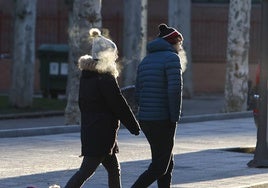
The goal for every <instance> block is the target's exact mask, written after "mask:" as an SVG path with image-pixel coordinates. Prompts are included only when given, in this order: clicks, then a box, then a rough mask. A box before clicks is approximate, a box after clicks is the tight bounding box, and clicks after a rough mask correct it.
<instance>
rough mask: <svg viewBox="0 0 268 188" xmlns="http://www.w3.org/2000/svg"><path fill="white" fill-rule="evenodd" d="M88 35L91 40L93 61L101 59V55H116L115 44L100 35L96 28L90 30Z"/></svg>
mask: <svg viewBox="0 0 268 188" xmlns="http://www.w3.org/2000/svg"><path fill="white" fill-rule="evenodd" d="M89 35H90V37H91V38H93V43H92V57H93V59H95V60H99V59H101V58H102V57H101V54H103V53H106V52H109V53H117V47H116V44H115V43H114V42H113V41H111V40H110V39H108V38H106V37H104V36H102V35H101V31H100V30H99V29H97V28H92V29H90V30H89Z"/></svg>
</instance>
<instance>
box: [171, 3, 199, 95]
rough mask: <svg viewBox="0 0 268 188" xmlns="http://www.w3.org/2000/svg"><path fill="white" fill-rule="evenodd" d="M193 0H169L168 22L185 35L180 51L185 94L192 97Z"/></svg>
mask: <svg viewBox="0 0 268 188" xmlns="http://www.w3.org/2000/svg"><path fill="white" fill-rule="evenodd" d="M191 6H192V4H191V0H169V6H168V24H169V25H170V26H172V27H174V28H176V29H178V30H179V31H180V32H181V33H182V35H183V37H184V42H183V48H184V49H182V51H181V52H180V53H179V56H180V59H181V64H182V70H183V96H184V97H186V98H192V97H193V95H194V91H193V78H192V55H191V54H192V53H191Z"/></svg>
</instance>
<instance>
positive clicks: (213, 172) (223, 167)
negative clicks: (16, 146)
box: [0, 149, 267, 188]
mask: <svg viewBox="0 0 268 188" xmlns="http://www.w3.org/2000/svg"><path fill="white" fill-rule="evenodd" d="M174 159H175V166H174V172H173V181H172V184H173V185H175V186H180V185H181V184H192V183H195V185H193V187H195V186H196V183H198V182H203V181H212V180H221V179H226V178H238V177H243V176H251V175H252V176H253V175H254V176H256V175H258V174H264V173H267V169H256V168H248V167H247V165H246V164H247V162H248V161H249V160H250V159H252V154H248V153H238V152H229V151H224V150H222V149H212V150H202V151H199V152H191V153H185V154H177V155H175V156H174ZM149 163H150V160H140V161H131V162H121V169H122V185H123V187H130V186H131V185H132V183H133V182H134V181H135V180H136V179H137V177H138V176H139V175H140V174H141V173H142V172H143V171H144V170H146V169H147V167H148V165H149ZM66 168H68V165H66ZM77 168H78V167H77ZM75 171H76V169H69V170H63V171H54V172H46V173H42V174H33V175H26V176H20V177H11V178H5V179H0V187H9V188H15V187H16V188H18V187H19V188H26V187H27V186H34V187H36V188H47V187H48V186H49V185H52V184H59V185H60V186H62V187H63V186H64V185H65V183H66V182H67V181H68V179H69V178H70V177H71V176H72V175H73V174H74V173H75ZM237 181H239V180H237ZM96 186H97V187H100V188H101V187H108V186H107V173H106V171H105V169H104V168H103V167H102V166H100V167H99V168H98V169H97V171H96V173H95V174H94V176H93V177H92V178H91V179H90V180H89V181H88V182H87V183H86V184H85V186H84V187H96ZM211 186H212V187H213V184H211ZM151 187H156V184H154V185H153V186H151ZM187 187H191V186H189V185H188V186H187Z"/></svg>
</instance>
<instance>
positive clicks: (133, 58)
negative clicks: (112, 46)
mask: <svg viewBox="0 0 268 188" xmlns="http://www.w3.org/2000/svg"><path fill="white" fill-rule="evenodd" d="M147 4H148V2H147V0H135V1H133V0H124V36H123V37H124V41H123V42H124V43H123V55H124V59H123V65H124V70H123V71H124V72H123V76H124V78H123V82H124V86H129V85H133V84H134V83H135V80H136V70H137V66H138V64H139V63H140V61H141V59H142V58H143V57H144V56H145V54H146V40H147Z"/></svg>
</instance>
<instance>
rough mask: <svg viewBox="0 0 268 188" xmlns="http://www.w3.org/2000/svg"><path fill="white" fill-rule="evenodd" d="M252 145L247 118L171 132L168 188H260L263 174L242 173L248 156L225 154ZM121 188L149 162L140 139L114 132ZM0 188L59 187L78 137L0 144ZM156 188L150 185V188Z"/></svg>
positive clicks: (93, 182) (100, 175)
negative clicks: (173, 138) (173, 134)
mask: <svg viewBox="0 0 268 188" xmlns="http://www.w3.org/2000/svg"><path fill="white" fill-rule="evenodd" d="M255 143H256V128H255V126H254V122H253V118H240V119H228V120H215V121H203V122H192V123H183V124H181V125H179V127H178V129H177V135H176V141H175V147H174V154H175V167H174V173H173V183H172V187H178V188H249V187H251V188H264V187H268V169H265V168H259V169H257V168H248V167H247V163H248V162H249V161H250V160H252V159H253V154H248V153H240V152H230V151H227V150H226V149H230V148H231V149H232V148H240V147H241V148H248V147H249V148H251V147H254V146H255ZM119 148H120V153H119V155H118V156H119V159H120V163H121V168H122V185H123V188H129V187H130V186H131V184H132V183H133V182H134V181H135V179H136V178H137V177H138V176H139V174H140V173H142V172H143V171H144V170H145V169H146V168H147V166H148V164H149V162H150V150H149V145H148V143H147V141H146V139H145V137H144V135H143V134H141V135H139V136H137V137H136V136H132V135H130V134H129V132H128V131H127V130H126V129H120V131H119ZM0 152H1V155H0V161H1V168H0V177H1V179H0V187H3V188H6V187H8V188H26V187H27V186H35V187H36V188H48V186H49V185H52V184H59V185H61V186H62V187H63V186H64V185H65V183H66V182H67V181H68V179H69V178H70V177H71V176H72V175H73V173H74V172H75V171H76V169H77V168H78V167H79V165H80V163H81V158H79V157H78V155H79V154H80V137H79V133H69V134H58V135H45V136H32V137H17V138H1V139H0ZM84 187H85V188H86V187H94V188H95V187H96V188H105V187H108V186H107V173H106V171H105V170H104V168H103V167H102V166H100V167H99V168H98V169H97V171H96V173H95V175H94V176H93V177H92V179H90V181H88V182H87V183H86V184H85V186H84ZM151 187H152V188H155V187H157V186H156V184H154V185H152V186H151Z"/></svg>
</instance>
